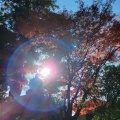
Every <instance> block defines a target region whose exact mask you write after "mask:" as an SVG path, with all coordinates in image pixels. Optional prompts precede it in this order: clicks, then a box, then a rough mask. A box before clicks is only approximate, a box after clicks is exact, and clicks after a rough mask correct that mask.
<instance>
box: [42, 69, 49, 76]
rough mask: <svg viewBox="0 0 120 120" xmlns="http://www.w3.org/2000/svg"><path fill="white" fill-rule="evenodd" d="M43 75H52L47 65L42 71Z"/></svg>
mask: <svg viewBox="0 0 120 120" xmlns="http://www.w3.org/2000/svg"><path fill="white" fill-rule="evenodd" d="M41 75H42V76H44V77H47V76H49V75H50V69H49V68H47V67H45V68H43V70H42V71H41Z"/></svg>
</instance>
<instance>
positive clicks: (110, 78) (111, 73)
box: [102, 65, 120, 102]
mask: <svg viewBox="0 0 120 120" xmlns="http://www.w3.org/2000/svg"><path fill="white" fill-rule="evenodd" d="M102 79H103V90H104V93H105V98H106V100H107V101H108V102H109V101H110V102H112V101H117V99H118V97H120V80H119V79H120V65H118V66H114V65H112V66H105V68H104V72H103V78H102Z"/></svg>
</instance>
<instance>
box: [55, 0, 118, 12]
mask: <svg viewBox="0 0 120 120" xmlns="http://www.w3.org/2000/svg"><path fill="white" fill-rule="evenodd" d="M75 1H76V0H57V5H59V7H60V8H59V10H57V11H60V10H61V11H62V10H63V8H66V9H67V10H68V11H71V10H72V11H73V12H76V11H77V10H78V4H77V3H75ZM83 1H84V2H85V4H86V5H90V4H92V0H83ZM113 12H114V13H116V14H120V0H116V2H115V3H114V4H113Z"/></svg>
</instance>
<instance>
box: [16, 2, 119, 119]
mask: <svg viewBox="0 0 120 120" xmlns="http://www.w3.org/2000/svg"><path fill="white" fill-rule="evenodd" d="M111 2H113V1H111V0H110V1H109V2H105V3H104V4H103V3H100V2H94V3H93V4H92V5H91V6H90V7H85V6H84V3H83V2H78V3H79V6H80V10H79V11H78V12H77V13H76V14H75V15H74V16H73V18H72V17H71V16H70V17H67V16H65V14H64V15H63V14H62V15H63V16H61V15H56V14H54V15H55V16H57V17H58V19H60V21H59V22H56V23H55V24H53V25H54V30H53V26H52V25H51V24H50V25H49V26H50V30H48V31H47V28H48V26H47V25H48V24H47V25H46V27H45V31H46V34H44V30H43V31H42V33H41V31H38V34H37V33H36V28H39V27H37V25H39V24H35V25H33V26H35V30H34V32H33V28H34V27H33V26H32V27H30V28H31V29H30V31H29V34H28V33H27V30H29V26H30V25H31V24H32V23H31V24H30V22H31V20H32V17H31V16H35V17H34V18H36V19H37V21H38V22H39V19H38V18H39V16H38V15H36V14H34V15H33V14H30V16H29V17H28V18H30V20H28V22H26V21H25V20H24V19H23V18H21V20H20V21H19V22H18V24H19V23H20V25H25V24H26V23H27V24H28V26H27V27H28V28H26V30H25V32H22V30H23V29H20V26H19V25H18V24H16V30H17V31H20V32H21V33H22V35H26V36H27V37H28V38H29V37H33V36H34V35H35V36H36V35H41V36H42V35H49V34H50V35H55V36H57V37H60V38H67V37H68V36H69V35H70V36H69V37H71V38H72V39H71V40H70V41H69V39H68V38H67V42H68V43H75V44H77V47H75V46H74V48H73V47H72V48H71V50H70V51H69V54H65V53H64V54H62V57H61V58H64V60H65V61H67V62H65V63H64V65H63V66H64V67H65V71H64V72H63V73H64V74H63V75H60V77H61V78H62V79H59V80H60V84H59V86H60V85H61V86H62V87H64V86H66V85H67V90H61V92H62V94H61V95H62V96H61V97H62V98H63V99H64V111H63V112H64V114H63V117H64V119H65V120H72V119H74V120H76V119H77V117H78V116H79V114H80V111H81V110H82V109H83V108H84V105H85V101H87V100H90V99H93V98H100V94H99V89H98V88H100V87H99V85H101V84H98V83H99V79H98V76H99V75H100V71H101V69H102V66H103V65H104V64H105V63H106V62H107V61H114V58H117V55H116V54H115V53H116V52H119V51H118V50H119V48H120V47H119V46H118V45H119V38H120V36H119V35H120V34H119V26H120V23H119V21H117V20H113V18H114V14H112V13H111V7H112V6H111ZM52 15H53V14H52ZM43 18H44V17H42V20H41V21H42V22H44V24H46V23H47V22H49V20H50V21H51V22H53V21H52V20H53V19H52V18H53V17H51V18H50V19H49V17H48V21H45V20H44V19H43ZM64 18H65V19H64ZM67 18H70V19H67ZM61 19H62V20H65V22H64V21H63V22H61ZM55 21H57V20H55ZM68 21H69V24H68V25H67V24H66V23H67V22H68ZM22 22H23V23H24V24H21V23H22ZM32 22H33V23H34V21H32ZM63 23H64V24H65V25H64V24H63ZM57 24H58V26H57ZM61 24H63V25H62V27H63V28H62V27H61ZM56 26H57V27H56ZM59 26H60V27H59ZM43 28H44V27H43ZM64 28H65V30H64ZM57 29H58V32H56V30H57ZM61 29H62V31H61ZM116 29H117V30H118V32H117V33H116V32H115V31H116ZM37 30H39V29H37ZM52 30H53V31H52ZM31 31H32V33H34V34H32V35H31V34H30V33H31ZM60 31H61V32H60ZM59 32H60V34H59V35H57V34H58V33H59ZM27 34H28V35H27ZM73 38H75V39H73ZM38 42H39V41H38ZM44 44H45V43H44ZM45 45H46V44H45ZM49 45H50V46H49V47H45V49H44V50H46V51H47V52H48V53H49V52H50V51H51V50H53V49H51V47H53V46H52V44H49ZM36 48H42V49H43V48H44V47H43V44H42V47H41V44H38V43H36V44H32V47H30V49H36ZM48 48H50V49H48ZM53 48H54V47H53ZM63 48H64V49H63ZM63 48H62V49H63V50H65V49H66V48H65V47H63ZM30 49H26V51H25V53H28V54H29V55H33V56H37V55H38V54H39V53H38V52H36V53H37V54H35V50H33V52H31V51H30ZM54 50H56V49H54ZM54 50H53V51H52V52H51V56H52V57H53V56H54V54H53V53H54ZM57 50H58V49H57ZM57 52H58V51H57ZM57 52H56V51H55V53H56V56H57ZM64 52H66V51H64ZM58 53H59V52H58ZM58 55H59V54H58ZM113 55H114V57H113ZM34 58H36V57H34ZM17 59H18V60H19V58H17ZM33 61H34V60H33V59H29V58H27V63H26V64H25V63H24V62H23V63H24V65H25V67H26V68H28V69H27V70H26V69H25V70H26V71H27V72H28V70H31V69H29V68H30V65H31V64H32V63H33ZM59 62H61V61H60V59H59ZM32 65H33V64H32ZM15 67H16V68H17V67H18V66H15ZM18 68H19V67H18ZM18 68H17V69H18ZM31 68H32V67H31ZM32 70H34V69H32ZM66 71H67V72H66ZM61 83H62V84H61ZM74 108H75V111H74V112H75V114H74V115H73V116H72V111H73V109H74Z"/></svg>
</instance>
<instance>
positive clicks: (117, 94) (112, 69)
mask: <svg viewBox="0 0 120 120" xmlns="http://www.w3.org/2000/svg"><path fill="white" fill-rule="evenodd" d="M119 77H120V65H118V66H114V65H109V66H105V67H104V69H103V73H102V75H101V82H102V86H103V87H102V88H101V89H102V91H101V97H103V98H104V104H103V106H99V107H98V108H97V109H96V110H95V115H94V118H93V119H97V120H103V119H104V120H108V119H110V120H118V119H119V118H120V115H119V112H120V81H119Z"/></svg>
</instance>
